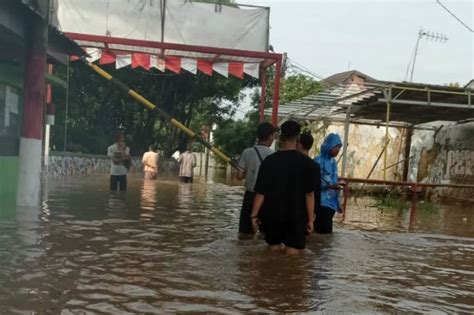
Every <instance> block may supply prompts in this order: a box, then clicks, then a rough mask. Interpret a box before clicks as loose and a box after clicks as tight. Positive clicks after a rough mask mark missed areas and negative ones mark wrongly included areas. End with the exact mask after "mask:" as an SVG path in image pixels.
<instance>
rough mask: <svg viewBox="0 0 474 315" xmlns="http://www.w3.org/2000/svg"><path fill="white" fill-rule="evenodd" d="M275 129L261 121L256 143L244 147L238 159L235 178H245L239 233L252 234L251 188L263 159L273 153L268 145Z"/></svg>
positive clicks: (271, 141)
mask: <svg viewBox="0 0 474 315" xmlns="http://www.w3.org/2000/svg"><path fill="white" fill-rule="evenodd" d="M275 132H276V129H275V128H274V127H273V126H272V124H270V123H269V122H263V123H261V124H259V125H258V127H257V140H258V142H257V144H256V145H254V146H253V147H250V148H246V149H245V150H244V151H243V152H242V155H241V156H240V159H239V170H238V173H237V179H239V180H242V179H244V178H245V182H244V186H245V194H244V200H243V202H242V209H241V210H240V219H239V233H242V234H254V233H255V232H254V230H253V227H252V222H251V220H250V213H251V212H252V206H253V201H254V199H255V192H254V190H253V188H254V186H255V182H256V181H257V175H258V170H259V168H260V165H261V164H262V162H263V160H265V158H266V157H267V156H269V155H270V154H272V153H274V152H275V151H273V150H272V149H270V148H269V147H270V146H271V145H272V144H273V141H274V140H275Z"/></svg>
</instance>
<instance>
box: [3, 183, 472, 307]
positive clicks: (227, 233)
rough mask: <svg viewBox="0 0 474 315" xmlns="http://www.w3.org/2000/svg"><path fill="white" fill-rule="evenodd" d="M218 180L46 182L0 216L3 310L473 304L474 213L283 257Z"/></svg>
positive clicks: (431, 216)
mask: <svg viewBox="0 0 474 315" xmlns="http://www.w3.org/2000/svg"><path fill="white" fill-rule="evenodd" d="M222 175H223V174H220V175H219V176H214V177H213V178H212V179H209V180H207V184H204V181H205V180H204V179H200V180H198V181H197V183H195V184H181V183H178V182H176V181H172V180H158V181H143V180H142V179H141V178H138V177H133V176H132V177H130V178H129V190H128V192H127V193H126V194H120V193H118V194H111V193H110V192H109V191H108V187H107V177H106V176H94V177H72V178H66V179H60V180H51V181H49V182H47V183H45V187H44V196H43V202H42V205H41V207H40V208H38V209H32V208H17V209H13V211H10V212H9V213H10V214H11V215H9V216H4V217H2V218H1V219H0V240H1V242H0V313H1V314H3V313H8V314H9V313H16V312H18V313H21V312H32V311H39V312H45V313H61V314H75V313H81V312H82V313H103V312H109V313H127V312H128V313H158V312H160V313H173V312H185V311H194V312H210V313H238V312H240V313H242V312H250V311H253V312H260V313H272V312H308V311H320V312H359V313H363V312H410V313H424V312H443V313H462V312H465V313H473V312H474V299H473V289H472V288H474V242H473V238H472V237H473V236H474V233H473V230H472V222H473V220H474V213H473V211H468V210H465V209H454V208H453V209H447V210H440V211H438V212H433V213H419V214H418V215H417V218H416V220H417V221H416V222H417V223H416V225H415V226H414V227H413V229H410V232H411V233H406V214H405V213H404V212H400V213H398V212H396V213H385V214H382V218H381V217H380V214H379V217H377V213H375V214H374V215H369V216H368V218H371V216H372V217H374V218H375V219H371V220H372V221H370V222H369V223H365V224H366V225H365V226H362V227H363V228H364V229H361V228H360V227H359V226H358V225H357V224H356V223H351V221H350V220H348V223H347V224H337V225H336V226H337V228H336V231H335V233H334V234H333V235H328V236H311V237H310V238H309V239H308V244H307V249H306V250H305V253H304V255H301V256H298V257H286V256H283V255H281V254H279V253H270V252H268V251H267V250H266V246H265V244H264V242H263V240H262V239H261V237H258V236H257V237H254V238H246V239H238V237H237V224H238V217H239V211H240V205H241V200H242V196H243V188H242V187H240V186H232V185H226V184H224V182H226V177H225V176H224V177H223V176H222ZM234 184H235V183H234ZM384 215H385V216H386V217H383V216H384ZM355 218H356V219H357V217H355ZM462 218H466V220H467V224H469V227H466V228H459V226H460V224H463V223H462V222H463V221H462V220H461V222H460V221H459V220H460V219H462ZM374 220H375V221H374ZM377 220H378V221H377ZM354 221H357V220H355V219H354ZM359 221H360V220H359ZM381 222H382V223H383V224H382V226H386V227H388V226H390V225H391V226H392V228H391V229H384V228H382V229H381V230H378V229H376V228H375V225H376V224H380V223H381ZM397 222H398V223H397ZM366 228H369V229H374V231H368V230H367V229H366ZM387 230H389V231H387Z"/></svg>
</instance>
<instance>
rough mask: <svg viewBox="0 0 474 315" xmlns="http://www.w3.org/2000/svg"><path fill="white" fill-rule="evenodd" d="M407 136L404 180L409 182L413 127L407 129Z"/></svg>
mask: <svg viewBox="0 0 474 315" xmlns="http://www.w3.org/2000/svg"><path fill="white" fill-rule="evenodd" d="M406 132H407V135H406V137H405V161H404V164H403V178H402V180H403V181H404V182H406V181H407V180H408V172H409V170H410V168H409V167H410V150H411V139H412V137H413V125H412V126H410V127H409V128H408V129H406Z"/></svg>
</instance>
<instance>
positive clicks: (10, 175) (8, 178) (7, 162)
mask: <svg viewBox="0 0 474 315" xmlns="http://www.w3.org/2000/svg"><path fill="white" fill-rule="evenodd" d="M0 174H1V176H0V218H4V217H9V216H10V215H12V214H14V213H15V204H16V185H17V177H18V157H17V156H0Z"/></svg>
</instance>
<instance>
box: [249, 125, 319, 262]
mask: <svg viewBox="0 0 474 315" xmlns="http://www.w3.org/2000/svg"><path fill="white" fill-rule="evenodd" d="M300 131H301V126H300V125H299V124H298V123H297V122H295V121H286V122H285V123H283V125H282V126H281V134H280V140H281V146H280V150H279V151H277V152H275V153H274V154H272V155H270V156H268V157H267V158H266V159H265V160H264V161H263V163H262V165H261V166H260V170H259V172H258V177H257V183H256V185H255V201H254V204H253V210H252V214H251V219H252V225H253V227H254V229H255V230H257V229H258V225H259V222H258V221H259V217H258V214H259V211H260V209H261V208H262V205H263V204H264V203H265V211H264V215H263V218H262V223H263V225H264V227H265V241H266V242H267V244H268V245H270V250H281V249H282V248H284V249H285V252H286V254H288V255H292V254H298V253H300V252H301V251H302V250H303V249H304V248H305V243H306V235H307V234H309V233H311V232H312V231H313V224H314V223H313V220H314V182H315V174H316V173H317V170H316V164H315V163H314V162H313V161H312V160H311V159H310V158H309V157H307V156H304V155H303V154H301V153H300V152H298V151H296V147H297V145H298V138H299V135H300ZM283 246H284V247H283Z"/></svg>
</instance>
